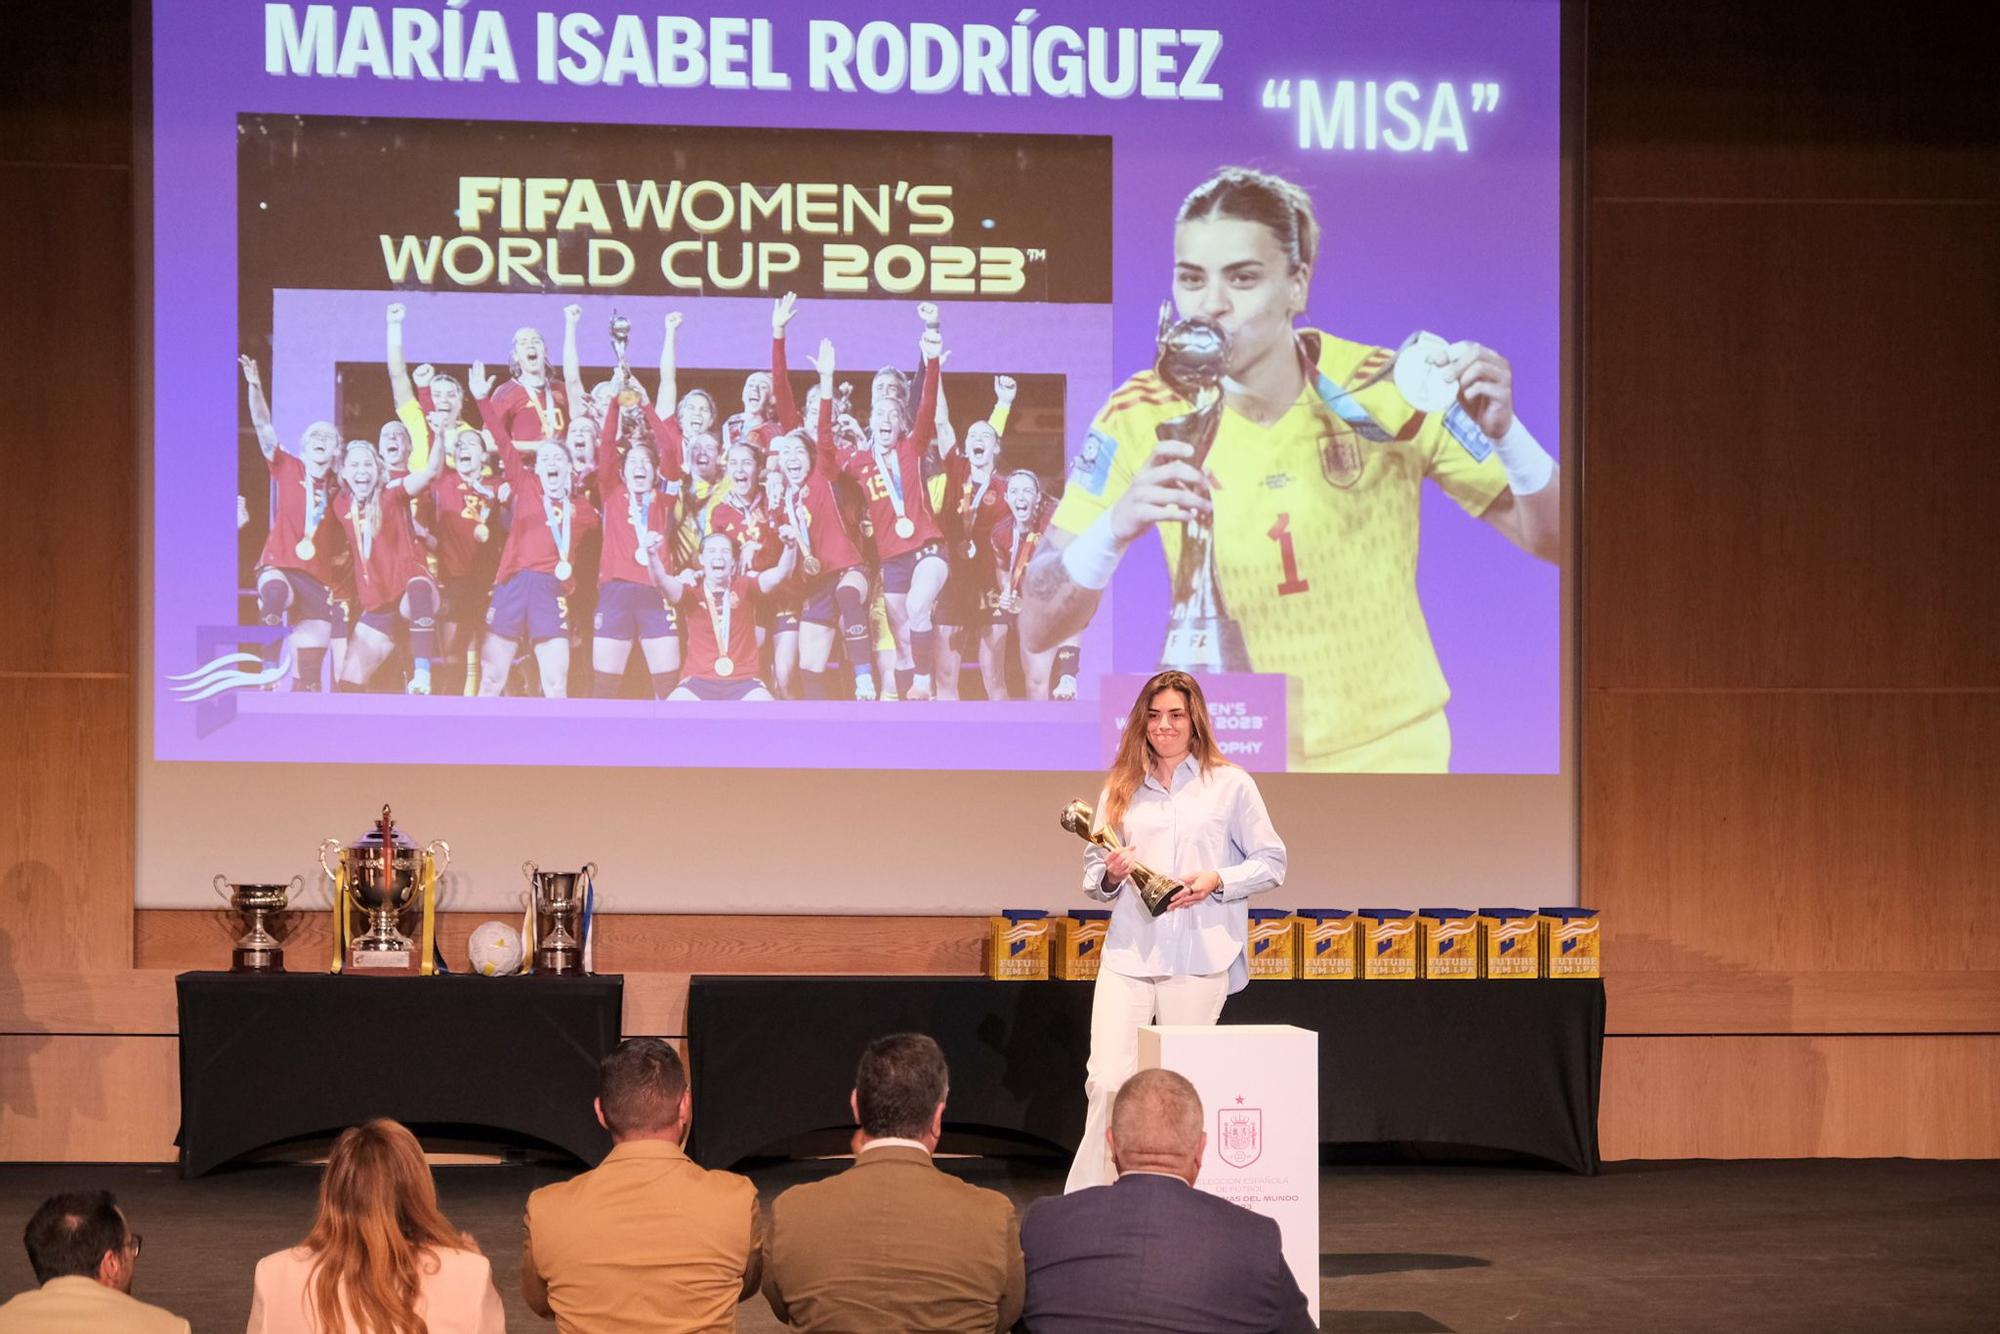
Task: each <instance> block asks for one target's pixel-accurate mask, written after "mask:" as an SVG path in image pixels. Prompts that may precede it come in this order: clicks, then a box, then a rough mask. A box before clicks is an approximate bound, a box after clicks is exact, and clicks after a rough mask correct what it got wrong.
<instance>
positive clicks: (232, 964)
mask: <svg viewBox="0 0 2000 1334" xmlns="http://www.w3.org/2000/svg"><path fill="white" fill-rule="evenodd" d="M305 887H306V878H305V877H304V876H302V875H295V876H293V877H292V879H291V883H289V884H284V885H239V884H236V883H234V882H233V881H231V880H230V879H229V877H228V876H226V875H218V876H217V877H215V892H216V893H217V894H219V895H221V896H222V901H223V902H224V903H227V904H228V905H229V906H230V907H231V908H233V909H235V910H236V911H237V912H239V913H242V914H243V920H244V922H245V924H246V925H247V926H248V927H249V930H247V931H245V932H244V933H243V937H242V939H240V940H238V941H237V942H236V948H234V949H232V950H231V951H230V952H229V971H230V972H232V973H282V972H284V971H285V948H284V946H283V945H282V944H281V943H280V942H279V940H278V938H277V937H276V936H274V935H272V934H271V933H270V932H269V931H268V930H266V929H265V927H264V919H265V918H267V917H270V916H272V915H274V914H276V913H281V912H283V911H285V908H286V907H287V906H288V905H289V904H290V902H291V899H292V896H293V895H294V894H297V893H298V892H299V891H300V890H302V889H304V888H305Z"/></svg>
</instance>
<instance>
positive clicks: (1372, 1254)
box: [0, 1158, 2000, 1334]
mask: <svg viewBox="0 0 2000 1334" xmlns="http://www.w3.org/2000/svg"><path fill="white" fill-rule="evenodd" d="M841 1166H842V1164H841V1163H839V1162H829V1161H821V1162H808V1161H796V1160H787V1161H783V1162H774V1163H770V1164H768V1165H765V1166H762V1167H759V1168H757V1169H755V1170H754V1171H753V1173H752V1175H753V1176H754V1177H755V1178H756V1180H757V1184H758V1186H759V1188H760V1189H761V1190H762V1191H763V1193H764V1197H765V1199H766V1200H769V1198H770V1197H771V1196H772V1195H774V1194H775V1193H777V1192H778V1191H780V1190H783V1189H784V1188H785V1187H786V1186H789V1185H792V1184H794V1183H795V1182H798V1181H803V1180H808V1179H812V1178H815V1177H817V1176H820V1175H823V1174H825V1173H828V1172H832V1171H836V1170H838V1169H839V1168H840V1167H841ZM948 1166H949V1167H950V1168H951V1170H952V1171H954V1172H956V1173H958V1174H960V1175H962V1176H964V1177H965V1178H966V1179H967V1180H970V1181H973V1182H976V1183H978V1184H980V1185H984V1186H991V1187H993V1188H995V1189H998V1190H1001V1191H1004V1192H1006V1193H1007V1194H1008V1195H1009V1196H1011V1197H1013V1198H1014V1200H1015V1201H1017V1203H1020V1204H1026V1203H1027V1202H1028V1201H1030V1200H1033V1199H1036V1198H1038V1197H1040V1196H1043V1195H1048V1194H1053V1193H1055V1192H1056V1191H1059V1190H1060V1189H1061V1188H1062V1173H1063V1168H1064V1164H1062V1163H1059V1162H1057V1161H1055V1160H1053V1159H1050V1158H1010V1159H995V1158H986V1159H962V1160H950V1161H949V1162H948ZM437 1175H438V1182H439V1187H440V1191H441V1193H442V1195H443V1200H444V1205H445V1208H446V1210H447V1211H448V1212H449V1213H450V1215H451V1217H452V1219H453V1220H454V1221H455V1222H456V1223H458V1224H459V1225H460V1226H461V1227H464V1228H465V1229H467V1230H468V1231H470V1232H472V1233H473V1235H474V1236H476V1237H477V1238H478V1239H479V1241H480V1243H481V1245H482V1246H483V1247H484V1249H485V1250H486V1252H487V1253H488V1254H489V1255H491V1256H492V1257H493V1259H494V1268H495V1270H496V1272H497V1275H498V1278H499V1282H500V1285H501V1293H502V1295H503V1296H504V1297H505V1298H506V1300H507V1313H508V1319H509V1326H510V1328H515V1329H521V1330H528V1331H533V1330H536V1329H553V1328H554V1326H553V1325H551V1324H547V1323H545V1322H543V1321H541V1320H538V1319H537V1318H535V1317H534V1316H532V1315H531V1314H529V1312H528V1311H527V1308H526V1307H524V1306H523V1305H522V1304H521V1301H520V1297H519V1296H518V1294H517V1293H516V1291H515V1286H514V1285H515V1281H516V1278H517V1274H518V1266H519V1261H520V1253H519V1244H520V1232H519V1229H520V1218H521V1203H522V1201H523V1200H524V1199H525V1198H526V1196H527V1194H528V1192H529V1191H530V1190H532V1189H534V1188H535V1187H536V1186H539V1185H542V1184H544V1183H546V1182H549V1181H554V1180H557V1179H559V1178H560V1177H562V1176H563V1175H565V1171H564V1170H562V1169H557V1168H552V1167H546V1166H539V1165H508V1166H490V1167H488V1166H475V1167H444V1168H439V1169H438V1172H437ZM318 1177H319V1174H318V1172H317V1170H316V1169H313V1168H309V1167H299V1166H283V1165H271V1166H260V1167H248V1168H241V1169H233V1170H225V1171H222V1172H218V1173H216V1174H215V1175H213V1176H210V1177H207V1178H203V1179H201V1180H196V1181H183V1180H181V1179H180V1177H179V1175H178V1173H177V1172H176V1171H175V1169H173V1168H172V1167H166V1166H161V1167H141V1166H130V1165H120V1166H108V1167H93V1166H88V1165H74V1164H69V1165H20V1164H15V1165H7V1166H0V1221H4V1223H5V1226H6V1229H7V1233H8V1237H9V1240H8V1241H7V1243H6V1244H5V1245H4V1246H0V1289H4V1291H5V1292H6V1293H10V1294H11V1293H13V1292H16V1291H18V1290H20V1289H21V1288H22V1287H25V1286H27V1284H28V1283H29V1281H30V1280H29V1274H28V1266H27V1258H26V1256H25V1254H24V1253H23V1251H22V1249H21V1246H20V1243H19V1241H18V1240H16V1238H18V1237H19V1231H18V1229H19V1228H20V1227H21V1226H22V1225H24V1224H25V1223H26V1221H27V1218H28V1215H29V1213H30V1212H31V1211H32V1210H33V1209H34V1207H35V1205H36V1204H37V1203H39V1202H40V1200H41V1199H42V1197H43V1196H45V1195H47V1194H50V1193H53V1192H54V1191H56V1190H59V1189H65V1188H72V1187H83V1186H103V1187H108V1188H109V1189H111V1190H114V1191H116V1192H117V1194H118V1197H119V1199H120V1201H121V1202H122V1203H123V1204H124V1206H125V1209H126V1211H127V1213H128V1215H129V1216H130V1217H131V1220H132V1224H133V1227H134V1228H135V1229H136V1230H137V1231H139V1232H140V1233H141V1234H143V1235H144V1237H145V1239H146V1246H145V1254H144V1258H143V1259H142V1260H141V1261H140V1267H139V1286H138V1294H139V1295H140V1296H142V1297H145V1298H146V1299H148V1300H150V1301H155V1302H158V1303H160V1304H161V1305H164V1306H167V1307H170V1308H171V1309H173V1310H174V1311H177V1312H179V1313H180V1314H182V1315H184V1316H186V1317H188V1318H189V1319H190V1320H192V1321H193V1323H194V1327H195V1329H196V1330H197V1331H208V1330H239V1329H241V1328H242V1327H243V1322H244V1318H245V1316H246V1315H247V1314H248V1312H249V1307H250V1273H251V1269H252V1267H253V1265H254V1264H255V1262H256V1259H257V1257H258V1256H260V1255H262V1254H264V1253H265V1252H267V1251H271V1250H276V1249H277V1248H279V1247H280V1246H283V1245H285V1244H287V1243H289V1242H292V1241H296V1240H297V1239H298V1238H299V1236H301V1235H302V1234H303V1233H304V1231H305V1227H306V1224H307V1222H308V1220H309V1218H310V1216H311V1212H312V1202H313V1194H314V1191H315V1189H316V1187H317V1183H318ZM1320 1189H1321V1197H1320V1198H1321V1200H1322V1202H1323V1220H1324V1221H1323V1227H1324V1232H1323V1241H1322V1244H1323V1247H1324V1254H1323V1255H1322V1256H1321V1257H1320V1272H1321V1275H1322V1289H1321V1291H1322V1294H1323V1300H1324V1303H1325V1309H1326V1315H1325V1321H1324V1326H1323V1327H1324V1328H1325V1329H1328V1330H1340V1331H1347V1332H1348V1334H1418V1332H1419V1331H1443V1330H1451V1331H1476V1330H1510V1331H1511V1330H1544V1329H1560V1330H1589V1331H1620V1332H1621V1334H1622V1332H1624V1331H1653V1330H1659V1331H1668V1330H1757V1331H1800V1334H1805V1332H1806V1331H1812V1332H1813V1334H1830V1332H1832V1331H1842V1330H1853V1331H1876V1330H1888V1329H1895V1330H1904V1331H1909V1330H1972V1329H1987V1328H1991V1327H1992V1326H1991V1321H1992V1318H1993V1303H1994V1299H1995V1298H1996V1296H2000V1245H1996V1243H1995V1238H1996V1237H2000V1163H1995V1162H1979V1163H1952V1162H1913V1161H1870V1162H1839V1161H1826V1160H1821V1161H1813V1162H1734V1163H1724V1162H1675V1163H1614V1164H1610V1165H1608V1166H1607V1167H1606V1168H1605V1169H1604V1173H1603V1175H1601V1176H1599V1177H1596V1178H1586V1177H1579V1176H1572V1175H1570V1174H1568V1173H1557V1172H1549V1171H1540V1170H1534V1169H1522V1168H1503V1167H1445V1166H1422V1167H1401V1166H1399V1167H1352V1166H1339V1167H1328V1168H1326V1169H1325V1170H1324V1172H1323V1175H1322V1178H1321V1187H1320ZM740 1327H741V1328H742V1329H743V1330H745V1331H768V1330H777V1329H779V1328H781V1327H780V1326H779V1325H778V1324H777V1322H776V1321H775V1320H773V1319H772V1317H771V1313H770V1309H769V1308H768V1307H766V1306H765V1305H764V1303H763V1301H762V1300H761V1299H758V1300H753V1301H751V1302H748V1303H746V1304H745V1305H744V1306H743V1307H742V1308H741V1312H740Z"/></svg>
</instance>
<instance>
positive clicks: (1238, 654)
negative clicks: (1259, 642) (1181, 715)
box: [1160, 616, 1250, 676]
mask: <svg viewBox="0 0 2000 1334" xmlns="http://www.w3.org/2000/svg"><path fill="white" fill-rule="evenodd" d="M1160 670H1161V671H1163V672H1164V671H1182V672H1188V673H1191V674H1193V675H1196V676H1205V675H1210V674H1213V673H1217V672H1247V671H1249V670H1250V650H1249V649H1248V648H1246V647H1245V646H1244V643H1243V627H1242V626H1241V625H1239V624H1238V623H1237V621H1236V618H1235V617H1233V616H1175V617H1174V618H1173V619H1172V620H1170V621H1168V623H1167V642H1166V643H1165V644H1163V645H1162V646H1161V648H1160Z"/></svg>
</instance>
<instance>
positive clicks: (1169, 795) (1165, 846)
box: [1083, 755, 1285, 993]
mask: <svg viewBox="0 0 2000 1334" xmlns="http://www.w3.org/2000/svg"><path fill="white" fill-rule="evenodd" d="M1097 801H1098V809H1099V810H1102V809H1103V807H1104V794H1103V793H1099V794H1098V798H1097ZM1121 823H1122V827H1121V828H1120V829H1119V831H1118V833H1119V837H1121V838H1122V839H1123V840H1124V841H1125V844H1126V846H1128V847H1130V848H1131V849H1132V851H1133V853H1134V855H1136V856H1137V857H1138V859H1139V860H1140V861H1141V862H1142V863H1144V864H1145V865H1146V866H1148V867H1151V868H1152V869H1153V870H1155V871H1158V872H1160V873H1162V874H1163V875H1171V876H1176V877H1182V878H1185V877H1188V876H1193V875H1197V874H1199V873H1200V872H1202V871H1215V872H1217V873H1219V874H1220V875H1221V877H1222V889H1221V891H1220V892H1219V893H1218V894H1214V895H1211V896H1210V897H1208V898H1206V899H1203V900H1202V901H1201V902H1200V903H1198V904H1196V905H1195V906H1194V907H1192V908H1175V909H1170V910H1169V911H1167V912H1163V913H1161V914H1160V915H1159V916H1158V917H1155V916H1153V914H1152V913H1150V912H1148V911H1147V910H1146V905H1145V904H1144V903H1143V902H1141V901H1140V898H1139V895H1138V893H1137V892H1136V891H1131V889H1130V882H1129V881H1125V882H1122V883H1120V884H1116V885H1106V884H1105V883H1104V859H1105V852H1104V850H1103V849H1102V848H1100V847H1098V846H1097V845H1096V844H1091V845H1090V846H1089V847H1087V848H1086V849H1085V850H1084V854H1083V892H1084V893H1085V894H1087V895H1089V896H1090V897H1091V898H1093V899H1096V900H1098V901H1099V902H1101V903H1102V902H1108V903H1111V904H1112V905H1113V907H1112V911H1111V929H1110V931H1109V932H1108V933H1107V934H1106V937H1105V942H1104V961H1103V963H1102V965H1101V966H1102V967H1105V968H1109V969H1110V970H1111V971H1112V972H1114V973H1122V974H1124V975H1125V976H1127V977H1182V976H1198V975H1203V974H1208V973H1219V972H1221V971H1223V970H1224V969H1228V970H1229V990H1230V992H1231V993H1235V992H1237V991H1241V990H1242V989H1243V987H1244V985H1245V984H1246V983H1247V982H1248V981H1249V980H1250V973H1249V969H1248V966H1247V964H1246V963H1245V961H1244V957H1243V949H1244V945H1245V943H1246V942H1247V941H1248V939H1249V934H1250V909H1249V906H1248V904H1247V902H1246V900H1247V899H1248V898H1249V897H1250V896H1251V895H1252V894H1256V893H1259V892H1261V891H1263V890H1266V889H1269V888H1271V887H1272V886H1273V885H1279V884H1283V883H1284V879H1285V843H1284V840H1283V839H1281V838H1279V837H1278V831H1277V830H1276V829H1274V828H1272V826H1271V817H1270V814H1269V813H1268V812H1267V811H1266V810H1265V809H1264V798H1263V796H1262V794H1260V793H1259V792H1258V791H1257V783H1256V780H1255V779H1253V778H1251V777H1250V775H1249V774H1248V773H1246V772H1244V771H1243V770H1242V769H1241V768H1238V767H1237V766H1236V765H1233V764H1217V765H1216V766H1215V767H1214V768H1212V769H1210V770H1209V771H1208V773H1207V774H1203V773H1202V772H1201V766H1200V765H1199V764H1198V763H1196V761H1195V758H1194V756H1192V755H1190V756H1188V757H1187V758H1186V759H1184V760H1182V761H1181V763H1180V766H1179V767H1178V768H1176V769H1175V770H1174V773H1173V787H1172V788H1171V789H1168V788H1165V787H1162V786H1160V781H1159V779H1157V778H1155V777H1154V776H1153V775H1152V774H1150V773H1148V774H1147V775H1146V780H1145V782H1143V783H1141V784H1140V785H1139V790H1138V791H1136V792H1134V793H1133V794H1132V802H1131V805H1130V806H1129V807H1128V808H1127V809H1126V811H1125V818H1124V820H1123V821H1122V822H1121Z"/></svg>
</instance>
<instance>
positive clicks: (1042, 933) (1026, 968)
mask: <svg viewBox="0 0 2000 1334" xmlns="http://www.w3.org/2000/svg"><path fill="white" fill-rule="evenodd" d="M1048 917H1049V915H1048V913H1047V911H1046V910H1044V909H1041V908H1004V909H1002V910H1001V912H1000V915H999V916H998V917H989V918H987V919H986V975H987V976H988V977H990V978H992V979H993V980H994V981H996V982H1041V981H1045V980H1046V979H1047V978H1048V975H1049V921H1048Z"/></svg>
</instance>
